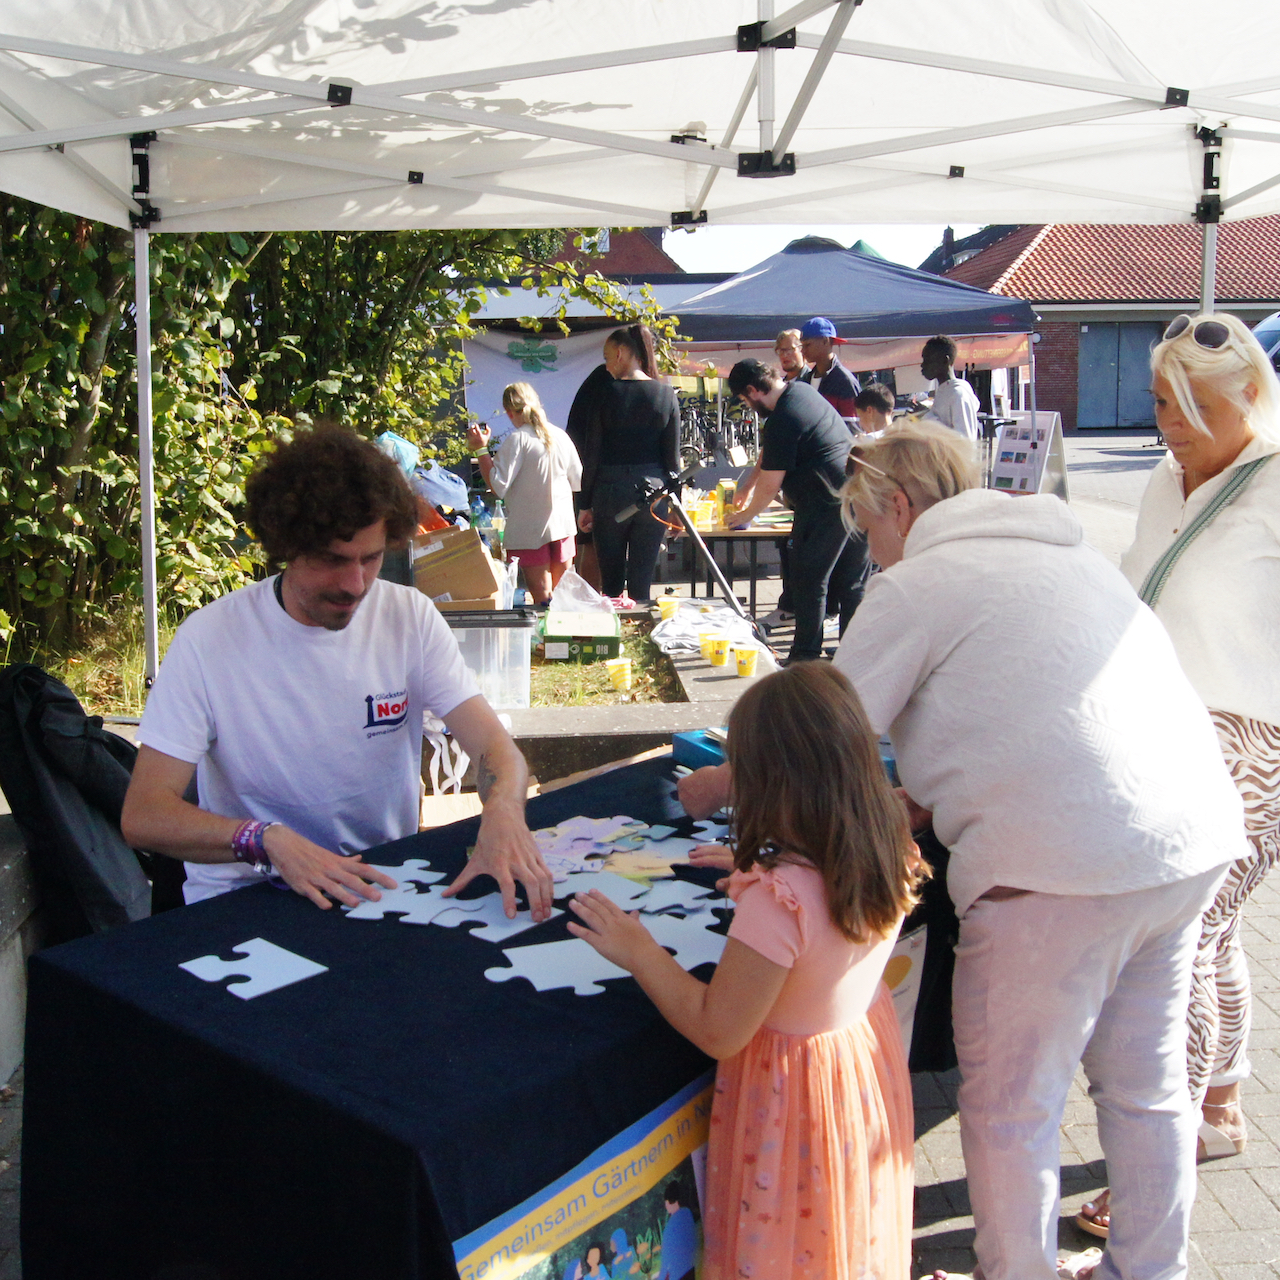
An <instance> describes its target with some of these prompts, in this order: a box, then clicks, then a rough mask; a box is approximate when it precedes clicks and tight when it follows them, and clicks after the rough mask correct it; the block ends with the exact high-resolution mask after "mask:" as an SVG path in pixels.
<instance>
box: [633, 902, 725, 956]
mask: <svg viewBox="0 0 1280 1280" xmlns="http://www.w3.org/2000/svg"><path fill="white" fill-rule="evenodd" d="M644 923H645V928H647V929H648V930H649V932H650V933H651V934H652V935H653V938H654V941H655V942H656V943H657V944H658V945H659V946H660V947H669V948H670V949H671V950H672V951H674V952H675V953H676V963H677V964H678V965H679V966H680V967H681V968H682V969H696V968H697V967H698V966H699V965H700V964H707V963H708V962H710V963H711V964H719V963H720V957H721V956H722V955H723V954H724V944H725V943H726V942H727V941H728V939H727V938H726V937H725V935H724V934H722V933H712V932H711V931H710V930H709V929H706V928H704V927H703V925H704V923H714V917H713V916H710V915H709V914H708V915H706V916H702V915H698V916H694V917H693V918H692V919H688V920H681V919H680V918H679V916H649V917H647V918H646V919H645V922H644Z"/></svg>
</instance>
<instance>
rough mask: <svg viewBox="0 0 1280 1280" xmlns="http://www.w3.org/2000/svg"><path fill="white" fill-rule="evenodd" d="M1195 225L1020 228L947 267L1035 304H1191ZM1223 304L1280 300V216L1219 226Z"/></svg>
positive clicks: (1195, 282) (1196, 271) (1195, 280)
mask: <svg viewBox="0 0 1280 1280" xmlns="http://www.w3.org/2000/svg"><path fill="white" fill-rule="evenodd" d="M1200 239H1201V230H1200V227H1199V226H1197V225H1194V224H1178V225H1164V226H1141V225H1127V224H1089V223H1064V222H1058V223H1053V222H1051V223H1048V224H1045V225H1041V226H1025V227H1019V228H1017V230H1015V231H1011V232H1010V233H1009V234H1008V235H1007V236H1005V237H1004V238H1003V239H1001V240H998V241H997V242H996V243H995V244H993V245H990V246H988V247H987V248H986V249H982V250H980V251H979V252H978V253H977V254H975V255H974V256H973V257H972V258H968V259H966V260H965V261H964V262H961V263H959V264H958V265H957V266H954V267H952V269H951V270H950V271H948V272H946V273H945V274H946V276H947V278H948V279H951V280H960V281H963V282H964V283H965V284H971V285H975V286H976V287H977V288H979V289H987V290H988V291H990V292H991V293H999V294H1003V295H1005V296H1006V297H1012V298H1025V299H1026V300H1027V301H1028V302H1032V303H1037V302H1179V303H1182V302H1185V303H1194V302H1196V301H1197V299H1198V298H1199V296H1200ZM1217 296H1218V300H1219V301H1220V302H1274V301H1276V300H1278V299H1280V215H1274V216H1271V217H1266V218H1249V219H1246V220H1245V221H1242V222H1224V223H1222V224H1221V225H1220V226H1219V228H1218V289H1217Z"/></svg>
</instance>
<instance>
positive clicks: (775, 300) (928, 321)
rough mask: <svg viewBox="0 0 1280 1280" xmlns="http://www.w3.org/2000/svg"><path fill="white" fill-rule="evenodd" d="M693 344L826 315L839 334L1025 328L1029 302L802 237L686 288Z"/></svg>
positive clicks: (764, 333)
mask: <svg viewBox="0 0 1280 1280" xmlns="http://www.w3.org/2000/svg"><path fill="white" fill-rule="evenodd" d="M676 314H677V315H678V317H679V320H680V333H681V334H682V335H683V336H684V337H686V338H690V339H692V340H694V341H714V340H717V339H721V340H724V341H729V342H733V341H738V342H745V341H749V340H758V339H764V338H769V339H772V338H773V337H774V336H775V335H776V334H777V332H778V331H779V330H780V329H788V328H799V326H800V325H802V324H803V323H804V322H805V321H806V320H808V319H809V318H810V317H811V316H826V318H827V319H828V320H830V321H831V323H832V324H834V325H835V327H836V332H837V333H838V334H839V335H840V337H842V338H914V337H922V338H923V337H930V336H931V335H933V334H935V333H948V334H953V335H967V334H977V333H1029V332H1031V330H1032V329H1034V328H1035V321H1036V314H1035V312H1034V311H1033V310H1032V309H1031V306H1030V304H1029V303H1026V302H1022V301H1019V300H1018V299H1016V298H1002V297H1000V296H999V295H998V294H993V293H987V292H986V291H985V290H982V289H975V288H973V287H972V286H971V285H967V284H960V283H958V282H957V281H954V280H944V279H940V278H939V277H938V276H934V275H929V274H928V273H927V272H924V271H915V270H913V269H912V268H911V267H904V266H901V265H899V264H898V263H896V262H886V261H885V260H884V259H883V258H873V257H870V256H868V255H866V254H862V253H857V252H855V251H854V250H852V249H844V248H842V247H841V246H840V245H838V244H837V243H836V242H835V241H834V240H828V239H825V238H824V237H821V236H806V237H805V238H804V239H802V240H793V241H792V242H791V243H790V244H789V245H787V247H786V248H785V249H783V250H782V252H781V253H775V254H774V255H773V257H771V258H766V259H765V260H764V261H763V262H761V263H759V264H757V265H756V266H754V267H749V268H748V269H747V270H746V271H741V272H739V273H738V274H737V275H736V276H733V277H732V278H731V279H729V280H726V281H725V282H724V283H723V284H718V285H714V286H713V287H712V288H710V289H704V290H703V291H702V292H701V293H698V294H695V295H694V296H693V297H692V298H690V299H689V300H688V301H687V302H685V303H683V304H682V305H681V306H680V308H679V310H678V312H677V313H676Z"/></svg>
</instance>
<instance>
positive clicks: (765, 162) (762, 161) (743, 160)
mask: <svg viewBox="0 0 1280 1280" xmlns="http://www.w3.org/2000/svg"><path fill="white" fill-rule="evenodd" d="M795 173H796V155H795V152H794V151H788V152H787V153H786V155H784V156H779V157H778V159H777V160H776V161H775V160H774V158H773V152H772V151H740V152H739V153H738V177H740V178H794V177H795Z"/></svg>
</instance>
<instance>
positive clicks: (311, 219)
mask: <svg viewBox="0 0 1280 1280" xmlns="http://www.w3.org/2000/svg"><path fill="white" fill-rule="evenodd" d="M776 8H777V15H776V17H775V16H773V15H774V9H775V5H774V3H773V0H698V3H697V4H686V3H680V2H678V0H610V3H608V4H603V3H600V2H599V0H590V2H588V0H503V2H501V3H492V2H490V3H467V2H465V0H453V2H450V0H239V2H238V3H236V4H233V5H232V4H228V5H217V4H214V5H192V4H188V3H185V2H179V0H112V3H110V4H104V3H102V0H5V4H4V6H3V9H2V11H0V188H2V189H4V190H7V191H10V192H12V193H14V194H18V195H22V196H26V197H28V198H30V199H33V200H39V201H42V202H44V203H47V204H52V205H56V206H58V207H60V208H64V209H69V210H71V211H73V212H76V213H79V214H83V215H84V216H87V217H92V218H98V219H102V220H104V221H108V222H114V223H116V224H118V225H125V224H126V223H127V221H128V217H129V214H130V213H131V212H133V213H137V212H140V206H141V205H142V203H143V202H144V201H145V202H146V203H147V204H149V205H151V206H153V207H154V208H156V209H158V210H159V213H160V221H159V222H158V223H157V224H155V225H156V226H157V227H158V228H159V229H162V230H174V231H178V230H182V231H198V230H228V229H238V230H264V229H272V228H278V229H289V230H305V229H313V228H328V229H334V228H337V229H349V230H357V229H379V228H404V227H527V226H579V225H660V224H665V223H668V222H669V221H671V219H672V216H673V214H675V215H683V216H685V217H687V218H689V219H697V218H699V217H700V216H701V215H702V214H704V213H705V214H706V216H707V220H708V221H709V222H710V223H771V222H772V223H791V222H797V221H804V222H807V223H811V224H816V223H832V224H835V223H851V222H889V221H898V222H938V221H944V220H953V221H959V222H989V221H1025V222H1033V221H1034V222H1040V221H1072V222H1108V221H1110V222H1133V221H1140V222H1176V221H1185V220H1189V219H1190V218H1191V217H1192V216H1193V210H1194V209H1195V207H1196V205H1197V203H1198V202H1199V201H1200V199H1201V197H1202V195H1203V194H1204V165H1203V156H1204V147H1203V145H1202V143H1201V141H1200V140H1199V139H1198V138H1197V136H1196V131H1197V130H1198V129H1209V130H1219V129H1221V138H1222V140H1223V150H1222V156H1221V160H1220V162H1219V163H1218V165H1217V169H1218V173H1217V178H1218V181H1219V182H1220V184H1221V185H1220V186H1218V187H1217V188H1215V189H1213V194H1216V195H1218V196H1219V197H1220V200H1221V207H1222V213H1223V216H1225V217H1228V218H1237V217H1241V218H1242V217H1248V216H1253V215H1257V214H1263V213H1273V212H1276V211H1277V210H1280V146H1277V145H1276V144H1277V143H1278V142H1280V71H1277V70H1276V50H1277V48H1280V8H1278V7H1277V6H1275V5H1269V4H1265V3H1260V0H1220V2H1219V3H1218V4H1216V5H1215V6H1213V7H1212V9H1211V10H1206V9H1205V7H1204V6H1203V5H1202V4H1199V3H1192V0H969V3H967V4H965V5H963V6H960V7H957V6H956V5H955V4H954V2H953V0H865V3H862V2H861V0H802V2H801V3H797V4H795V5H791V6H787V5H785V4H783V3H779V4H778V5H777V6H776ZM760 19H764V21H763V26H762V27H759V26H757V27H755V28H754V29H753V28H752V27H751V24H753V23H756V22H758V21H759V20H760ZM740 29H741V30H740ZM789 33H794V35H791V34H789ZM761 35H763V37H764V38H765V40H766V41H767V40H769V39H770V38H780V39H779V43H780V44H782V45H788V44H790V45H793V47H772V46H769V45H767V44H766V45H765V46H764V47H759V48H755V49H754V50H751V49H750V46H751V45H752V44H753V43H758V42H759V38H760V36H761ZM740 43H742V44H744V45H746V46H748V51H742V52H740V51H739V44H740ZM333 103H336V104H337V105H332V104H333ZM151 131H154V132H155V133H156V134H157V137H156V140H155V142H154V144H152V146H151V148H150V156H149V174H148V175H146V176H147V180H146V181H145V182H139V181H138V176H139V175H138V174H137V173H136V172H135V171H134V170H133V168H132V159H131V152H130V146H129V137H130V136H131V135H134V134H139V133H146V132H151ZM684 135H695V136H690V137H685V138H684V140H683V141H681V138H682V137H684ZM701 138H705V139H706V141H705V142H704V141H701V140H700V139H701ZM673 139H674V140H673ZM55 148H56V149H55ZM765 153H768V154H769V156H770V157H771V160H772V163H771V162H770V160H766V159H762V157H763V156H764V155H765ZM787 156H791V157H793V158H794V171H792V161H790V160H784V159H783V158H784V157H787ZM752 157H754V159H753V158H752ZM740 166H742V167H743V168H744V169H747V170H750V169H754V170H755V171H756V172H761V171H763V172H764V173H766V174H776V176H771V177H769V178H768V180H763V181H762V180H754V181H753V180H751V179H750V178H746V177H739V176H738V172H739V167H740ZM135 186H139V187H141V188H142V189H141V191H139V192H137V193H136V195H135V193H134V192H133V188H134V187H135Z"/></svg>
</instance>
